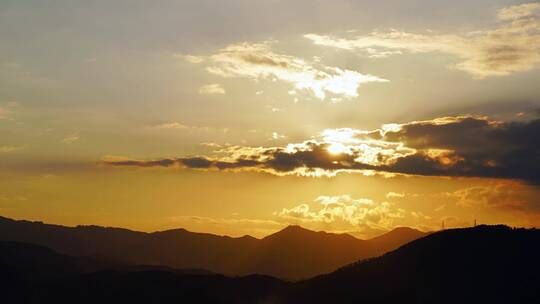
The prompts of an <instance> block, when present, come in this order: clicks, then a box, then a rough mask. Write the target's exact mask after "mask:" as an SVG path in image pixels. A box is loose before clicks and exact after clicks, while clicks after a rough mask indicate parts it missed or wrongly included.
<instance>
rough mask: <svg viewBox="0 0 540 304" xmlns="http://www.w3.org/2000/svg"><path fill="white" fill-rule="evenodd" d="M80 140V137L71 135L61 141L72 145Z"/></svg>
mask: <svg viewBox="0 0 540 304" xmlns="http://www.w3.org/2000/svg"><path fill="white" fill-rule="evenodd" d="M79 139H80V137H79V135H69V136H67V137H65V138H63V139H62V140H61V142H62V143H63V144H66V145H70V144H73V143H75V142H76V141H78V140H79Z"/></svg>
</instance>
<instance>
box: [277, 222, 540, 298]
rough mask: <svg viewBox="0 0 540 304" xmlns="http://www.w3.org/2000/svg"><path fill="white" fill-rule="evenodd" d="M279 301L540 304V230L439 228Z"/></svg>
mask: <svg viewBox="0 0 540 304" xmlns="http://www.w3.org/2000/svg"><path fill="white" fill-rule="evenodd" d="M279 303H490V304H493V303H540V231H538V230H525V229H511V228H508V227H506V226H479V227H475V228H467V229H453V230H446V231H442V232H438V233H434V234H431V235H428V236H426V237H424V238H422V239H419V240H416V241H413V242H411V243H409V244H407V245H404V246H402V247H400V248H399V249H397V250H395V251H393V252H390V253H387V254H385V255H383V256H381V257H378V258H373V259H370V260H367V261H364V262H359V263H355V264H352V265H349V266H346V267H344V268H342V269H339V270H338V271H335V272H334V273H331V274H328V275H323V276H319V277H316V278H313V279H311V280H308V281H304V282H299V283H298V284H295V285H294V286H292V288H291V289H289V292H288V294H286V295H284V296H282V297H281V298H280V299H279Z"/></svg>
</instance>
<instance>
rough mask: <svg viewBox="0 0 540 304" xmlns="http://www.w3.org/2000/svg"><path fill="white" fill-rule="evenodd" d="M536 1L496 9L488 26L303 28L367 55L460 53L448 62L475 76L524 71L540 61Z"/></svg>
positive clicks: (320, 40) (324, 41) (326, 42)
mask: <svg viewBox="0 0 540 304" xmlns="http://www.w3.org/2000/svg"><path fill="white" fill-rule="evenodd" d="M539 11H540V4H539V3H527V4H522V5H516V6H511V7H508V8H503V9H501V10H499V11H498V14H497V20H498V21H499V24H498V26H497V27H495V28H493V29H487V30H479V31H472V32H465V33H459V34H442V35H437V34H416V33H408V32H404V31H396V30H393V31H390V32H385V33H384V32H372V33H371V34H369V35H364V36H357V37H354V38H337V37H332V36H325V35H317V34H307V35H305V37H306V38H308V39H310V40H311V41H313V43H315V44H318V45H322V46H328V47H334V48H339V49H345V50H351V51H352V50H354V51H359V52H361V53H363V54H365V55H366V56H368V57H387V56H392V55H399V54H402V53H445V54H451V55H454V56H456V57H458V58H459V60H460V61H459V62H458V63H456V64H455V65H453V68H455V69H458V70H462V71H465V72H467V73H469V74H471V75H473V77H475V78H485V77H489V76H504V75H509V74H512V73H515V72H520V71H526V70H530V69H532V68H534V67H536V66H537V65H538V64H539V63H540V18H539V14H538V12H539Z"/></svg>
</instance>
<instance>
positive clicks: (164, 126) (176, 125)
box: [154, 122, 189, 129]
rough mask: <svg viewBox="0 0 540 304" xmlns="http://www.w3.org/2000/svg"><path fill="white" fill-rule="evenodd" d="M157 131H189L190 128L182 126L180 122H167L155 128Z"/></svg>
mask: <svg viewBox="0 0 540 304" xmlns="http://www.w3.org/2000/svg"><path fill="white" fill-rule="evenodd" d="M154 128H155V129H187V128H189V127H188V126H186V125H184V124H181V123H179V122H166V123H162V124H159V125H156V126H154Z"/></svg>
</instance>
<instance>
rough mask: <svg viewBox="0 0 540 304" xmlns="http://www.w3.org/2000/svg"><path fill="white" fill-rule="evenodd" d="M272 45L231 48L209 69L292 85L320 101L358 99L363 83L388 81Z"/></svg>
mask: <svg viewBox="0 0 540 304" xmlns="http://www.w3.org/2000/svg"><path fill="white" fill-rule="evenodd" d="M270 45H271V43H269V42H265V43H239V44H232V45H229V46H227V47H225V48H223V49H221V50H219V51H218V52H217V53H215V54H213V55H211V56H209V57H208V59H209V61H210V64H209V66H207V70H208V72H210V73H212V74H215V75H219V76H222V77H240V78H248V79H253V80H259V79H270V80H272V81H278V80H279V81H283V82H286V83H290V84H292V85H293V86H294V88H295V89H296V90H307V91H308V92H311V93H312V94H314V95H315V96H316V97H317V98H319V99H321V100H324V99H325V98H326V95H327V94H334V95H339V96H341V97H347V98H352V97H356V96H358V92H357V91H358V88H359V87H360V86H361V85H362V84H364V83H369V82H386V81H388V80H386V79H382V78H380V77H377V76H373V75H368V74H362V73H359V72H356V71H351V70H346V69H341V68H338V67H330V66H325V65H321V64H319V63H317V62H307V61H305V60H303V59H301V58H297V57H294V56H290V55H286V54H278V53H275V52H274V51H273V50H272V49H271V47H270Z"/></svg>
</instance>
